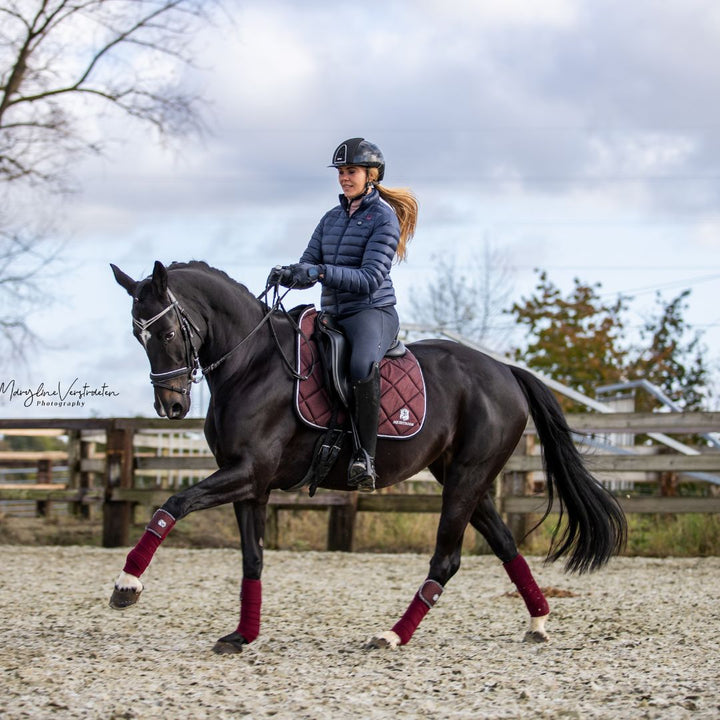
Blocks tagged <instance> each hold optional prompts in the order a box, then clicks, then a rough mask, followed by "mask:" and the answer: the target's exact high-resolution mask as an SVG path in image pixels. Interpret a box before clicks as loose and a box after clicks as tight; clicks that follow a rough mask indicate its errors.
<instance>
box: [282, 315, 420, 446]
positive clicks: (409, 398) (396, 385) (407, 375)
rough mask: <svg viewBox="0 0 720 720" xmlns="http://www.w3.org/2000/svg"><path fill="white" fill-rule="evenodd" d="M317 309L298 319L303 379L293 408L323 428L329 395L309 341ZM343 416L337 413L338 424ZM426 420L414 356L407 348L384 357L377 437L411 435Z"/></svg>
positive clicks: (299, 367) (329, 414)
mask: <svg viewBox="0 0 720 720" xmlns="http://www.w3.org/2000/svg"><path fill="white" fill-rule="evenodd" d="M316 316H317V311H316V310H315V308H308V309H306V310H305V311H304V312H303V314H302V316H301V318H300V323H299V324H300V327H301V328H302V331H303V334H304V336H305V338H311V339H310V340H305V339H303V338H302V336H300V337H299V339H298V347H297V359H296V361H297V364H296V368H297V370H298V372H299V374H300V375H301V376H303V377H305V378H306V379H305V380H298V381H297V382H296V384H295V409H296V411H297V413H298V415H299V416H300V419H301V420H302V421H303V422H304V423H305V424H306V425H309V426H310V427H313V428H317V429H319V430H326V429H327V428H328V425H329V423H330V421H331V418H332V415H333V408H332V405H331V402H330V395H329V394H328V392H327V390H326V389H325V385H324V378H323V370H322V368H321V367H320V363H319V362H316V359H317V358H318V357H319V353H318V350H317V348H316V347H315V341H314V340H312V335H313V329H314V323H315V318H316ZM344 420H345V418H344V416H343V415H342V413H338V418H337V421H338V423H339V424H340V425H342V423H343V422H344ZM424 421H425V380H424V378H423V374H422V370H421V369H420V364H419V363H418V361H417V358H416V357H415V356H414V355H413V354H412V352H410V351H409V350H408V351H407V352H406V353H405V355H403V356H402V357H398V358H388V357H386V358H383V359H382V362H381V363H380V417H379V422H378V437H381V438H397V439H401V438H410V437H412V436H413V435H416V434H417V433H418V432H420V430H421V429H422V426H423V423H424Z"/></svg>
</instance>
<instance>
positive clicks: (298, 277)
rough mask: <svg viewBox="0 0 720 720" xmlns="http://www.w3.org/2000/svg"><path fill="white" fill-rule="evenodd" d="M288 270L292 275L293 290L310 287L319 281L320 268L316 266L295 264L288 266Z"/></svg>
mask: <svg viewBox="0 0 720 720" xmlns="http://www.w3.org/2000/svg"><path fill="white" fill-rule="evenodd" d="M288 270H290V272H291V273H292V287H295V288H301V289H304V288H309V287H312V286H313V285H314V284H315V283H316V282H317V281H318V280H319V279H320V267H319V266H318V265H311V264H309V263H295V264H294V265H290V267H289V268H288ZM284 284H285V283H283V285H284Z"/></svg>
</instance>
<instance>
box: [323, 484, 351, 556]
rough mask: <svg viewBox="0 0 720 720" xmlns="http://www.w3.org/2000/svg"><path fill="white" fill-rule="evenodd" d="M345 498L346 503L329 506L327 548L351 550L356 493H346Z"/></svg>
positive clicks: (342, 550) (341, 550)
mask: <svg viewBox="0 0 720 720" xmlns="http://www.w3.org/2000/svg"><path fill="white" fill-rule="evenodd" d="M347 499H348V502H347V503H344V504H342V505H331V506H330V518H329V520H328V541H327V549H328V550H332V551H340V552H352V544H353V536H354V535H355V516H356V515H357V500H358V494H357V493H348V498H347Z"/></svg>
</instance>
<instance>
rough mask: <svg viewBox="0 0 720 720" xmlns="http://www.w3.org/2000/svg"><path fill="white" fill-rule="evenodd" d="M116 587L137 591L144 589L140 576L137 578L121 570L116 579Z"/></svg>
mask: <svg viewBox="0 0 720 720" xmlns="http://www.w3.org/2000/svg"><path fill="white" fill-rule="evenodd" d="M115 589H116V590H134V591H135V592H136V593H141V592H142V591H143V584H142V583H141V582H140V578H136V577H135V576H134V575H131V574H130V573H126V572H121V573H120V574H119V575H118V577H117V580H116V581H115Z"/></svg>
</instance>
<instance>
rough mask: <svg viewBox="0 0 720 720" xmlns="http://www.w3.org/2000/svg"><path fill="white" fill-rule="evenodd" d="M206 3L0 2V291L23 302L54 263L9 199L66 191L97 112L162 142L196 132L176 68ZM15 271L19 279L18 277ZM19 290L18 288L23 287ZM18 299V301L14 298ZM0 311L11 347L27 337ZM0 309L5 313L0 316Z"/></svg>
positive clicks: (92, 143) (196, 116) (96, 145)
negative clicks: (147, 130)
mask: <svg viewBox="0 0 720 720" xmlns="http://www.w3.org/2000/svg"><path fill="white" fill-rule="evenodd" d="M212 5H213V2H212V0H9V1H5V2H3V1H2V0H0V197H2V199H3V205H4V208H5V210H7V212H2V217H1V218H0V287H1V288H2V290H3V291H4V292H9V293H10V295H11V296H14V297H15V298H16V299H17V298H19V297H20V296H22V297H24V298H27V297H29V296H32V295H33V290H32V288H37V285H33V282H37V280H38V278H39V277H40V273H41V272H42V271H43V270H44V269H45V268H47V267H48V263H49V261H51V260H52V258H53V257H54V252H53V251H50V252H48V251H47V250H46V249H43V248H42V247H41V246H42V243H41V238H39V237H37V236H33V237H32V239H31V240H28V239H27V237H26V233H25V230H22V229H19V228H21V227H22V225H21V224H18V223H13V221H12V220H11V219H10V218H11V217H12V210H13V197H14V196H22V197H23V198H24V199H25V201H26V199H27V196H28V194H32V197H33V198H34V199H35V204H36V205H37V206H41V205H42V203H43V201H42V199H41V196H42V194H43V193H47V192H50V193H58V192H63V191H66V190H68V189H70V182H71V180H72V174H71V173H70V172H69V171H68V168H69V167H70V166H71V160H72V159H73V158H74V157H75V156H77V155H78V154H83V153H99V152H101V151H102V148H103V144H102V134H101V130H99V129H97V127H95V126H94V125H93V123H91V122H89V119H93V120H94V119H97V118H100V117H102V116H103V114H104V113H105V112H106V111H115V112H116V113H118V114H119V116H120V117H122V116H125V117H130V118H133V119H135V120H137V121H139V122H140V123H141V124H144V125H146V126H150V127H152V128H154V129H155V130H156V131H157V132H158V134H159V135H160V136H165V137H169V136H173V135H180V134H185V133H188V132H190V131H196V130H198V129H199V128H200V126H201V122H200V112H199V109H200V99H199V98H198V97H196V96H195V95H193V94H188V93H187V92H185V91H183V89H182V85H181V83H180V80H179V76H178V73H177V71H178V68H181V67H182V66H184V65H187V64H192V57H191V54H190V45H189V43H190V41H191V40H192V38H193V35H194V32H195V30H196V29H197V28H198V27H199V25H200V24H201V23H202V22H203V21H205V20H207V19H209V18H208V15H207V11H208V8H209V7H211V6H212ZM21 267H24V268H25V269H26V270H25V272H26V275H25V277H22V276H18V275H17V274H16V273H17V272H18V268H21ZM25 282H27V284H26V285H25V286H24V283H25ZM18 294H19V295H18ZM22 306H23V303H19V304H18V303H16V304H14V305H13V306H12V307H13V312H10V311H7V312H6V311H5V309H4V308H5V307H6V305H5V303H3V310H0V323H1V324H0V327H1V328H2V332H0V338H2V337H3V336H4V337H5V339H8V338H7V332H8V330H9V329H11V330H12V335H13V338H14V339H13V342H12V344H13V346H15V347H16V349H17V347H18V343H20V344H22V342H23V338H27V337H28V333H29V328H28V327H27V324H26V323H24V321H23V319H22V316H18V315H17V312H20V308H21V307H22ZM7 307H9V306H7Z"/></svg>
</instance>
